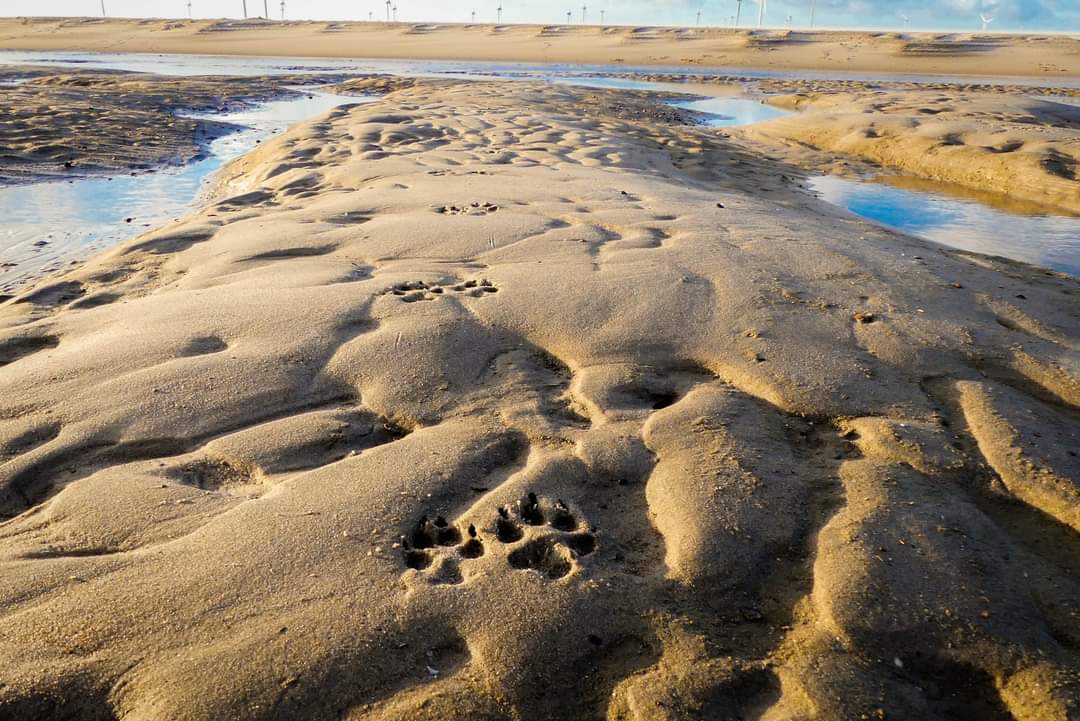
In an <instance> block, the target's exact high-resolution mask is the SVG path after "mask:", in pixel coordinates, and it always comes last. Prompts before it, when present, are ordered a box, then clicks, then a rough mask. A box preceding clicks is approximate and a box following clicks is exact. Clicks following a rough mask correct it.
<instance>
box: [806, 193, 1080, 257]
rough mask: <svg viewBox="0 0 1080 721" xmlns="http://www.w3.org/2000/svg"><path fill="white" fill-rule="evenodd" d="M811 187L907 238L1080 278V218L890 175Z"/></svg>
mask: <svg viewBox="0 0 1080 721" xmlns="http://www.w3.org/2000/svg"><path fill="white" fill-rule="evenodd" d="M809 186H810V188H811V189H812V190H814V191H815V192H817V193H818V195H820V196H821V198H822V199H823V200H826V201H828V202H830V203H832V204H834V205H838V206H840V207H842V208H845V209H847V210H848V211H850V212H852V213H855V214H856V215H860V216H862V217H864V218H867V219H869V220H872V221H874V222H876V223H879V224H881V225H884V226H887V227H890V228H894V229H896V230H900V231H903V232H905V233H908V234H909V235H917V236H920V237H923V238H926V239H928V240H932V241H934V242H936V243H941V244H942V245H948V246H951V247H953V248H960V249H962V250H970V251H974V252H976V253H985V254H986V255H1000V256H1003V257H1005V258H1011V259H1013V260H1021V261H1024V262H1025V263H1032V264H1034V265H1038V266H1042V267H1044V268H1050V269H1052V270H1057V271H1061V272H1063V273H1069V274H1071V275H1075V276H1080V218H1076V217H1071V216H1063V215H1053V214H1048V213H1047V211H1046V210H1044V209H1039V208H1037V207H1035V206H1031V205H1027V204H1023V203H1009V202H1007V199H1006V198H997V199H995V198H993V197H992V196H985V195H984V196H983V197H981V198H980V197H975V195H974V194H972V193H970V192H968V191H965V190H963V189H962V188H957V187H955V186H949V185H945V184H942V183H934V182H930V181H916V180H912V179H904V178H896V177H889V176H886V177H883V178H880V179H879V180H878V181H876V182H875V181H865V180H849V179H847V178H838V177H835V176H831V175H827V176H821V177H817V178H811V179H810V182H809ZM965 196H968V197H965ZM995 204H996V205H997V206H999V207H995Z"/></svg>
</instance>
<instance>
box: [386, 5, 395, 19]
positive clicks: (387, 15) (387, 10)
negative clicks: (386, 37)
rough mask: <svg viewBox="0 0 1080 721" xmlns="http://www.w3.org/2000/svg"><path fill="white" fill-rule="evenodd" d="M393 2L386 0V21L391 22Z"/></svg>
mask: <svg viewBox="0 0 1080 721" xmlns="http://www.w3.org/2000/svg"><path fill="white" fill-rule="evenodd" d="M392 4H393V3H391V2H390V0H386V22H390V5H392Z"/></svg>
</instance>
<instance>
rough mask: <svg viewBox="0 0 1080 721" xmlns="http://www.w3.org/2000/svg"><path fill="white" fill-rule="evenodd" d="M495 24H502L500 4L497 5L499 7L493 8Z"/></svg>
mask: <svg viewBox="0 0 1080 721" xmlns="http://www.w3.org/2000/svg"><path fill="white" fill-rule="evenodd" d="M495 22H497V23H501V22H502V3H499V7H497V8H495Z"/></svg>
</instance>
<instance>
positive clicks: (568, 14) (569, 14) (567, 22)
mask: <svg viewBox="0 0 1080 721" xmlns="http://www.w3.org/2000/svg"><path fill="white" fill-rule="evenodd" d="M573 14H574V12H573V11H572V10H567V11H566V24H567V25H569V24H570V16H571V15H573Z"/></svg>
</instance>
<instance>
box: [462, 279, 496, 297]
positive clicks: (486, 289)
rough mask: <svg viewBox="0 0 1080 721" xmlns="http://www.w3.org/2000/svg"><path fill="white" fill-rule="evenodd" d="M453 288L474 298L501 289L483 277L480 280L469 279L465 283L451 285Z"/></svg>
mask: <svg viewBox="0 0 1080 721" xmlns="http://www.w3.org/2000/svg"><path fill="white" fill-rule="evenodd" d="M451 290H453V291H454V292H455V293H462V294H464V295H467V296H471V297H473V298H481V297H483V296H485V295H487V294H488V293H498V292H499V289H498V288H496V287H495V284H494V283H492V282H491V281H490V280H488V279H487V278H481V279H480V280H467V281H465V282H464V283H458V284H457V285H455V286H451Z"/></svg>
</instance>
